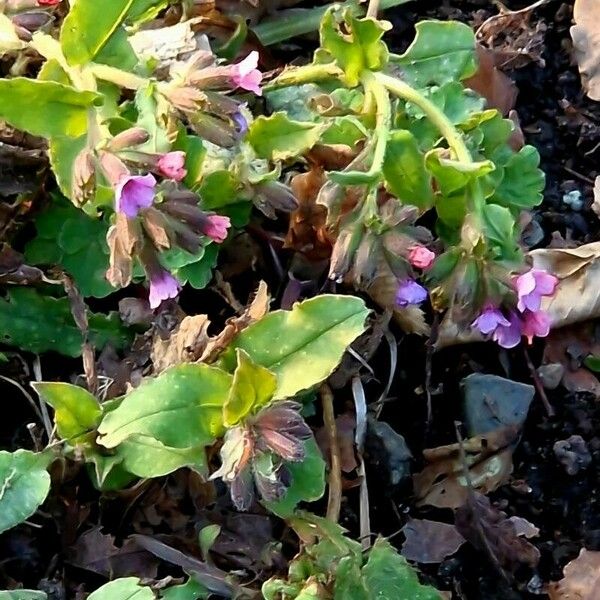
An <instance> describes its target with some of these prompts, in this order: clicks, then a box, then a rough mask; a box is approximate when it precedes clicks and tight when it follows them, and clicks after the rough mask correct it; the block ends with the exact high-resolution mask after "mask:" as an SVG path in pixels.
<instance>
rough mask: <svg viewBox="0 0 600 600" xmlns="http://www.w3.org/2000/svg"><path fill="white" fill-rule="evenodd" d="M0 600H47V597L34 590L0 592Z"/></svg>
mask: <svg viewBox="0 0 600 600" xmlns="http://www.w3.org/2000/svg"><path fill="white" fill-rule="evenodd" d="M0 600H48V595H47V594H46V592H36V591H35V590H5V591H1V592H0Z"/></svg>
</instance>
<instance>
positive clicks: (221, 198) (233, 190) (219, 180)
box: [198, 170, 240, 210]
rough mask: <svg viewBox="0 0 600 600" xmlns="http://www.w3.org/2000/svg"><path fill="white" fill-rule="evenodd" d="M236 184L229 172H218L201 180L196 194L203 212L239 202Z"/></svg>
mask: <svg viewBox="0 0 600 600" xmlns="http://www.w3.org/2000/svg"><path fill="white" fill-rule="evenodd" d="M238 187H239V186H238V182H237V180H236V178H235V176H234V175H233V173H231V172H230V171H225V170H218V171H213V172H212V173H208V174H207V175H205V176H204V177H203V178H202V182H201V184H200V189H199V190H198V194H199V195H200V198H201V199H202V200H201V202H200V204H201V205H202V208H203V209H204V210H217V209H219V208H222V207H223V206H227V205H229V204H234V203H236V202H239V200H240V193H239V191H238Z"/></svg>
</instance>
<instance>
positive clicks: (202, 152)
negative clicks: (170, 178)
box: [173, 129, 206, 190]
mask: <svg viewBox="0 0 600 600" xmlns="http://www.w3.org/2000/svg"><path fill="white" fill-rule="evenodd" d="M173 150H181V151H182V152H185V169H186V171H187V174H186V176H185V178H184V180H183V182H184V183H185V185H186V186H187V187H188V188H189V189H190V190H195V189H196V187H197V186H198V185H199V184H200V181H201V179H202V166H203V164H204V157H205V156H206V148H205V147H204V144H203V142H202V139H201V138H199V137H198V136H197V135H186V134H185V130H184V129H182V130H180V132H179V135H178V136H177V140H176V142H175V144H174V146H173Z"/></svg>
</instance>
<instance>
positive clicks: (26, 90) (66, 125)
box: [0, 77, 101, 138]
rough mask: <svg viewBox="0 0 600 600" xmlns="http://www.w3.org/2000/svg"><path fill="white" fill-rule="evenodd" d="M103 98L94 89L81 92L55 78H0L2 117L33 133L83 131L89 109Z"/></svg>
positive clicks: (77, 134) (78, 133)
mask: <svg viewBox="0 0 600 600" xmlns="http://www.w3.org/2000/svg"><path fill="white" fill-rule="evenodd" d="M99 102H101V96H99V95H98V94H96V93H94V92H80V91H78V90H76V89H75V88H73V87H71V86H68V85H63V84H62V83H56V82H54V81H37V80H35V79H27V78H25V77H15V78H13V79H0V119H4V120H5V121H6V122H8V123H9V124H10V125H12V126H13V127H15V128H17V129H21V130H23V131H27V132H28V133H31V134H33V135H39V136H42V137H47V138H49V137H53V136H57V135H67V136H69V137H78V136H80V135H83V134H84V133H85V132H86V131H87V114H88V110H89V108H90V107H91V106H93V105H95V104H98V103H99Z"/></svg>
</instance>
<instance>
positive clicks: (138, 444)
mask: <svg viewBox="0 0 600 600" xmlns="http://www.w3.org/2000/svg"><path fill="white" fill-rule="evenodd" d="M117 456H119V457H121V458H122V459H123V467H124V468H125V470H127V471H128V472H129V473H133V474H134V475H137V476H138V477H143V478H149V477H162V476H164V475H168V474H169V473H173V471H177V470H178V469H181V468H182V467H192V468H194V469H195V470H196V471H198V472H199V473H201V474H206V472H207V468H206V451H205V448H204V445H196V446H191V447H188V448H173V447H171V446H165V444H163V443H161V442H160V441H159V440H156V439H154V438H153V437H150V436H147V435H132V436H131V437H128V438H127V439H126V440H125V441H123V442H121V443H120V444H119V446H118V448H117Z"/></svg>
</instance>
